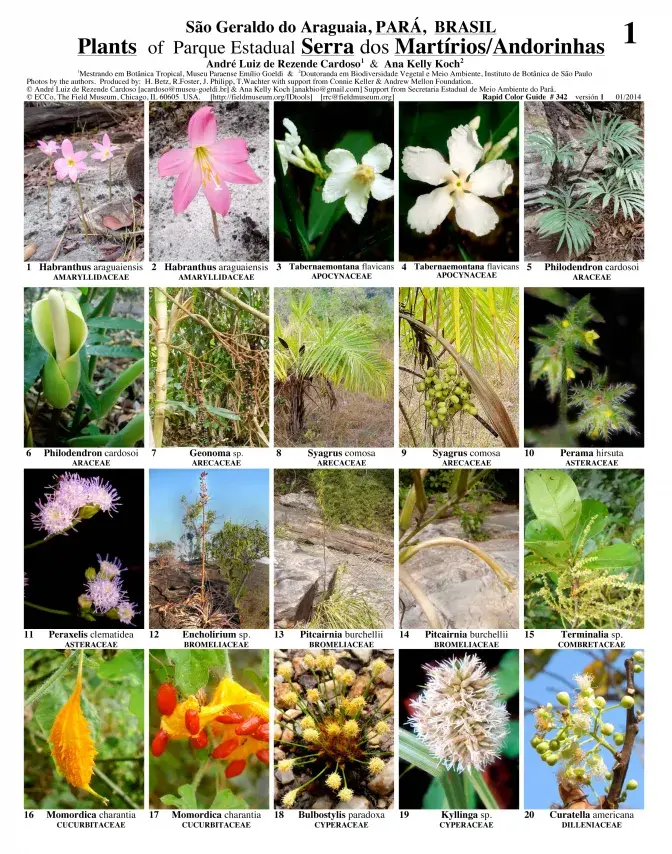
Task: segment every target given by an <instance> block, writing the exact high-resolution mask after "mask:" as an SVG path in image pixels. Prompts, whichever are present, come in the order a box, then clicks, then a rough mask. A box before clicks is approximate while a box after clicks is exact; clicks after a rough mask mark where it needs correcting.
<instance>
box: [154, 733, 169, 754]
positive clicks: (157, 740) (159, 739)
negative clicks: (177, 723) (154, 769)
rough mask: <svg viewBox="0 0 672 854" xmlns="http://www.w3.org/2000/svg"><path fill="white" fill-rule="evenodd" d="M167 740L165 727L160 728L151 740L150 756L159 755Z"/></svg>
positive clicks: (166, 744)
mask: <svg viewBox="0 0 672 854" xmlns="http://www.w3.org/2000/svg"><path fill="white" fill-rule="evenodd" d="M168 741H169V738H168V733H167V732H166V731H165V729H160V730H159V731H158V732H157V734H156V735H155V736H154V739H153V741H152V756H161V754H162V753H163V751H164V750H165V749H166V747H167V746H168Z"/></svg>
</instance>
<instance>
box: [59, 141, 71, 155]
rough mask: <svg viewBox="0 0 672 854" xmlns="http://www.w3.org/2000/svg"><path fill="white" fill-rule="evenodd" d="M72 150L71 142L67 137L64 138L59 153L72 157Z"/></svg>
mask: <svg viewBox="0 0 672 854" xmlns="http://www.w3.org/2000/svg"><path fill="white" fill-rule="evenodd" d="M72 151H73V148H72V143H71V142H70V140H69V139H64V140H63V142H62V143H61V153H62V154H63V157H66V158H68V157H72Z"/></svg>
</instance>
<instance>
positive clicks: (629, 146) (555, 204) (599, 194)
mask: <svg viewBox="0 0 672 854" xmlns="http://www.w3.org/2000/svg"><path fill="white" fill-rule="evenodd" d="M528 145H529V148H530V150H531V151H532V152H533V153H534V154H537V155H539V156H540V157H541V161H542V163H543V164H544V165H545V166H550V167H551V168H552V169H554V180H553V184H552V186H551V188H550V189H548V190H547V191H546V195H545V196H544V197H543V198H542V199H540V203H541V206H542V208H541V213H540V215H539V220H538V230H539V234H540V236H541V237H548V236H550V235H559V236H560V237H559V241H558V245H557V246H556V249H555V251H556V252H559V251H560V249H561V248H562V247H563V245H564V246H566V247H567V252H568V255H569V257H570V258H571V257H576V256H580V255H582V254H583V253H584V252H586V250H587V249H589V248H590V246H591V244H592V242H593V239H594V236H595V228H596V226H597V225H598V223H599V213H598V212H597V211H595V210H594V209H593V208H592V205H593V203H594V202H596V201H600V200H601V201H602V210H604V209H605V208H606V207H607V205H609V204H610V203H613V216H614V218H615V217H616V216H617V215H618V214H620V215H621V216H622V217H623V219H626V220H631V221H634V222H637V221H641V219H642V218H643V216H644V161H643V159H642V154H643V152H644V141H643V138H642V131H641V129H640V128H639V126H638V125H636V124H635V123H634V122H631V121H627V120H625V119H622V118H621V117H620V116H612V117H610V118H608V117H607V114H606V113H602V114H601V116H600V119H599V120H597V119H596V118H594V117H593V118H592V119H591V120H590V121H585V129H584V134H583V136H582V137H581V139H580V145H581V147H582V148H583V154H584V162H583V165H582V166H581V170H580V172H579V173H578V175H576V176H575V175H573V174H572V170H573V168H574V162H575V157H576V154H577V150H575V149H574V148H572V146H571V145H569V144H567V143H565V144H562V143H560V142H559V141H557V140H556V139H555V138H554V137H553V136H551V135H549V134H545V133H533V134H531V135H530V137H529V139H528ZM595 152H597V153H598V154H602V153H604V154H606V164H605V166H604V172H603V173H598V174H596V175H594V176H592V177H590V178H584V177H583V173H584V172H585V170H586V167H587V165H588V162H589V161H590V159H591V157H592V156H593V154H594V153H595ZM605 173H606V174H605Z"/></svg>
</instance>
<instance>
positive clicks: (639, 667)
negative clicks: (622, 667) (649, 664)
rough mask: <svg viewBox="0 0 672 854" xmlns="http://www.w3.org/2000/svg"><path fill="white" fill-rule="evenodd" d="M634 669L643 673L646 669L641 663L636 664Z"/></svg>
mask: <svg viewBox="0 0 672 854" xmlns="http://www.w3.org/2000/svg"><path fill="white" fill-rule="evenodd" d="M632 669H633V670H634V671H635V673H641V672H642V670H644V668H643V667H642V665H641V664H635V666H634V667H633V668H632Z"/></svg>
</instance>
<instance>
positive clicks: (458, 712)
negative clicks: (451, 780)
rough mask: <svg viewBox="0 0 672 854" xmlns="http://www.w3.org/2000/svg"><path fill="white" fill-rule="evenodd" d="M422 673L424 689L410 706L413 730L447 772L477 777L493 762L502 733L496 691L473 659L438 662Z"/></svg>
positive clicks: (503, 711) (505, 714) (501, 706)
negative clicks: (470, 774)
mask: <svg viewBox="0 0 672 854" xmlns="http://www.w3.org/2000/svg"><path fill="white" fill-rule="evenodd" d="M427 672H428V674H429V677H428V679H427V685H426V686H425V689H424V691H423V692H422V694H421V695H420V697H419V698H418V700H417V701H416V702H415V703H414V704H413V716H412V717H411V725H412V726H413V729H414V730H415V732H416V734H417V735H418V737H419V738H420V739H421V741H423V742H424V743H425V744H426V746H427V747H428V748H429V750H430V752H431V753H432V754H433V755H434V756H436V757H437V759H440V760H441V761H442V762H443V764H444V765H445V766H446V767H447V768H448V769H449V770H450V769H452V768H455V769H457V771H460V772H462V771H471V770H474V769H475V770H477V771H482V770H483V769H484V768H487V766H488V765H490V764H491V763H492V762H494V760H495V759H497V757H498V756H499V751H500V749H501V746H502V742H503V741H504V739H505V737H506V734H507V729H508V727H507V722H508V719H509V715H508V712H507V711H506V706H505V705H504V703H502V702H500V701H499V700H498V699H497V698H498V693H497V686H496V685H495V683H494V681H493V679H492V677H491V676H490V674H489V673H488V672H487V670H486V668H485V665H484V664H483V662H482V661H481V660H480V659H479V658H478V656H476V655H466V656H464V657H463V658H452V659H450V660H449V661H443V662H441V664H438V665H433V666H430V667H427Z"/></svg>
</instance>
